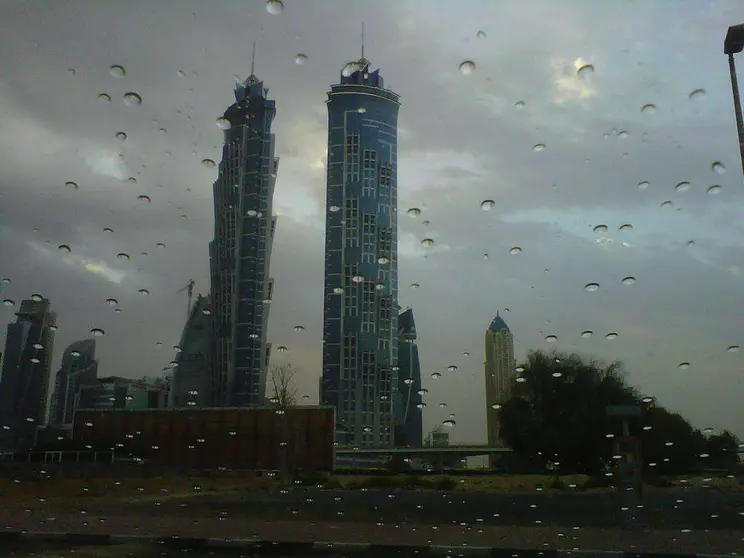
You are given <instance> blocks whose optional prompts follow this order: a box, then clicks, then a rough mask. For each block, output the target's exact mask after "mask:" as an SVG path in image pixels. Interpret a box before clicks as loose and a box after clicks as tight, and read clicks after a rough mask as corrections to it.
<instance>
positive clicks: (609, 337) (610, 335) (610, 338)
mask: <svg viewBox="0 0 744 558" xmlns="http://www.w3.org/2000/svg"><path fill="white" fill-rule="evenodd" d="M605 339H609V340H612V339H617V333H615V332H614V331H613V332H610V333H608V334H607V335H605Z"/></svg>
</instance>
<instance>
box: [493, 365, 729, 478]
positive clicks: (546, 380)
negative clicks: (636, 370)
mask: <svg viewBox="0 0 744 558" xmlns="http://www.w3.org/2000/svg"><path fill="white" fill-rule="evenodd" d="M522 367H523V369H524V370H523V372H522V373H521V374H520V377H522V378H524V381H522V382H517V381H516V379H515V381H514V383H513V385H512V396H511V398H510V399H509V400H508V401H507V402H506V403H505V404H504V405H503V407H502V409H501V411H500V418H501V436H502V438H503V439H504V441H505V442H506V444H507V445H508V446H510V447H511V448H512V449H513V450H514V453H515V454H516V455H517V456H519V457H520V458H521V459H524V460H526V461H528V462H533V463H538V464H539V466H540V467H542V468H543V469H544V468H545V467H546V466H548V465H549V464H556V463H557V464H558V465H557V468H558V471H559V472H563V473H566V472H576V473H586V474H589V475H593V476H598V477H597V478H600V476H601V474H602V472H603V471H604V470H605V469H606V467H607V466H608V465H611V464H612V462H613V453H614V448H613V436H620V435H622V434H623V432H622V422H621V421H620V420H618V419H617V418H615V417H608V416H607V412H606V409H607V407H608V406H610V405H640V406H641V407H642V409H643V416H642V418H641V419H640V421H637V420H634V421H631V422H630V435H633V436H638V437H639V438H640V439H641V450H642V452H643V460H644V465H645V467H646V469H647V470H649V471H655V472H656V474H658V475H661V474H674V473H683V472H688V471H691V470H693V469H695V468H728V469H731V468H733V467H735V466H736V463H737V447H738V443H739V441H738V440H737V439H736V436H734V435H733V434H731V433H730V432H728V431H724V432H723V433H721V434H719V435H716V436H710V437H708V438H706V437H705V436H703V434H702V433H701V432H700V431H699V430H695V429H694V428H693V427H692V426H691V425H690V424H689V423H688V422H687V421H686V420H685V419H684V418H683V417H681V416H680V415H679V414H676V413H672V412H669V411H667V410H666V409H664V408H663V407H662V406H660V405H658V404H651V405H645V404H643V403H641V398H640V395H639V393H638V392H637V391H636V390H635V389H634V388H632V387H630V386H628V385H627V383H626V381H625V374H624V371H623V367H622V365H621V364H620V363H618V362H615V363H612V364H609V365H607V364H605V363H602V362H595V361H587V360H584V359H582V357H580V356H579V355H576V354H563V353H557V352H552V353H545V352H541V351H533V352H531V353H530V354H529V355H528V357H527V362H526V363H525V364H523V365H522ZM603 482H604V481H603Z"/></svg>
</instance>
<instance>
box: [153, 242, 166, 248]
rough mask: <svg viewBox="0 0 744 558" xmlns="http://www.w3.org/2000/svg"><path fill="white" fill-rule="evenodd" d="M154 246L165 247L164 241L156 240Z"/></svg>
mask: <svg viewBox="0 0 744 558" xmlns="http://www.w3.org/2000/svg"><path fill="white" fill-rule="evenodd" d="M155 246H157V247H158V248H165V243H164V242H158V243H157V244H156V245H155Z"/></svg>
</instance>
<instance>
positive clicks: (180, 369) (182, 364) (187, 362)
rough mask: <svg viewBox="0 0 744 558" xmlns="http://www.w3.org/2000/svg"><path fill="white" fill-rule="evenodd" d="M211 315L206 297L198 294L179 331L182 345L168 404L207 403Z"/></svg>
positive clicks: (205, 404)
mask: <svg viewBox="0 0 744 558" xmlns="http://www.w3.org/2000/svg"><path fill="white" fill-rule="evenodd" d="M211 339H212V315H211V302H210V300H209V297H205V296H201V295H197V297H196V302H194V304H193V306H192V307H191V311H190V313H189V317H188V319H187V320H186V325H184V328H183V332H182V333H181V342H180V343H179V348H180V349H181V350H180V352H179V353H178V355H177V356H176V363H177V366H176V368H175V370H174V371H173V387H172V393H171V406H172V407H176V408H182V407H208V406H209V405H211V403H212V402H211V400H210V378H209V373H210V368H209V367H210V351H209V349H210V346H209V343H210V340H211Z"/></svg>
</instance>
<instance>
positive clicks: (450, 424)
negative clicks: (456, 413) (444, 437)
mask: <svg viewBox="0 0 744 558" xmlns="http://www.w3.org/2000/svg"><path fill="white" fill-rule="evenodd" d="M456 424H457V423H456V422H455V421H454V420H452V419H447V420H444V421H442V426H445V427H447V428H454V427H455V425H456Z"/></svg>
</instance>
